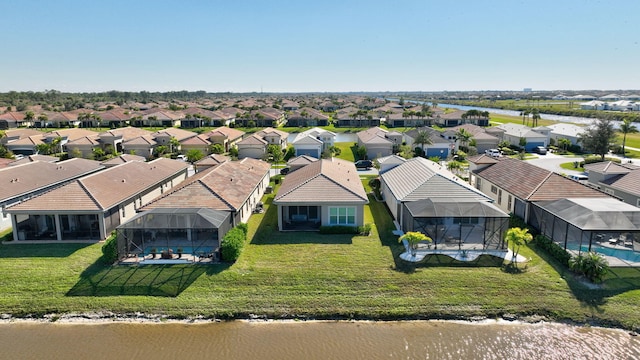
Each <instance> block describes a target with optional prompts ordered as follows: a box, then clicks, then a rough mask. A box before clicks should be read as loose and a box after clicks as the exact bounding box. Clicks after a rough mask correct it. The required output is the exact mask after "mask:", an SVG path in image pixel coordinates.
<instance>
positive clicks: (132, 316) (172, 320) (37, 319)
mask: <svg viewBox="0 0 640 360" xmlns="http://www.w3.org/2000/svg"><path fill="white" fill-rule="evenodd" d="M233 321H238V322H247V323H255V324H262V323H263V324H269V323H279V324H284V323H334V322H339V323H340V322H345V323H360V322H370V323H387V322H389V323H390V322H451V323H464V324H469V325H483V324H497V325H518V324H521V325H535V324H545V323H547V324H560V325H567V326H576V327H596V328H603V329H614V330H619V331H625V332H628V333H629V335H631V336H638V335H640V327H638V328H636V329H625V328H623V327H619V326H609V325H607V324H604V323H602V322H597V321H592V322H577V321H573V320H566V321H562V320H557V319H550V318H548V317H546V316H542V315H527V316H518V315H515V314H504V315H502V316H500V317H495V318H490V317H486V316H471V317H464V316H452V317H439V318H426V317H425V318H418V317H416V318H397V319H374V318H371V319H367V318H358V319H354V318H340V317H335V318H310V317H292V318H269V317H267V316H261V315H253V314H250V315H249V316H248V317H239V318H215V317H205V316H196V317H184V318H181V317H171V316H166V315H161V314H145V313H129V314H116V313H111V312H98V313H68V314H46V315H44V316H29V315H27V316H13V315H12V314H0V325H7V324H64V325H106V324H140V325H160V324H184V325H198V324H215V323H223V322H233Z"/></svg>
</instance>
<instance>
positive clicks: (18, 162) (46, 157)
mask: <svg viewBox="0 0 640 360" xmlns="http://www.w3.org/2000/svg"><path fill="white" fill-rule="evenodd" d="M8 160H10V161H11V162H10V163H9V166H16V165H22V164H27V163H31V162H35V161H42V162H49V163H54V162H58V161H60V158H59V157H57V156H49V155H38V154H36V155H29V156H25V157H23V158H22V159H20V160H15V161H12V160H11V159H8Z"/></svg>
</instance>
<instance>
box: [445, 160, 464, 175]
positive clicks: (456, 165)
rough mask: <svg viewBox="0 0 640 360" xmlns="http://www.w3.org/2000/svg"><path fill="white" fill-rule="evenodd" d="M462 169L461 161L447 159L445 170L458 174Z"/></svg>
mask: <svg viewBox="0 0 640 360" xmlns="http://www.w3.org/2000/svg"><path fill="white" fill-rule="evenodd" d="M460 169H462V163H461V162H460V161H449V162H448V163H447V170H449V171H451V172H453V173H456V174H458V173H459V172H460Z"/></svg>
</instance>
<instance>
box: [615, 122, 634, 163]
mask: <svg viewBox="0 0 640 360" xmlns="http://www.w3.org/2000/svg"><path fill="white" fill-rule="evenodd" d="M619 131H620V132H621V133H622V156H625V155H626V152H625V150H624V147H625V145H626V144H627V134H635V133H637V132H638V128H637V127H636V126H635V125H633V123H632V122H631V119H624V120H622V123H621V124H620V130H619Z"/></svg>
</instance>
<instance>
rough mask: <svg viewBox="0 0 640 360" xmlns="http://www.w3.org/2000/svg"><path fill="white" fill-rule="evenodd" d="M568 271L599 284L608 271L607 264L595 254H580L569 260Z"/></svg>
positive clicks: (603, 258) (601, 257)
mask: <svg viewBox="0 0 640 360" xmlns="http://www.w3.org/2000/svg"><path fill="white" fill-rule="evenodd" d="M569 269H571V271H573V272H575V273H576V274H580V275H584V276H585V277H586V278H587V279H589V280H590V281H591V282H594V283H595V282H600V281H602V278H603V277H604V276H605V275H606V274H607V272H608V271H609V262H607V259H605V257H604V256H602V255H600V254H597V253H595V252H588V253H582V254H580V255H578V256H573V257H571V259H569Z"/></svg>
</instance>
